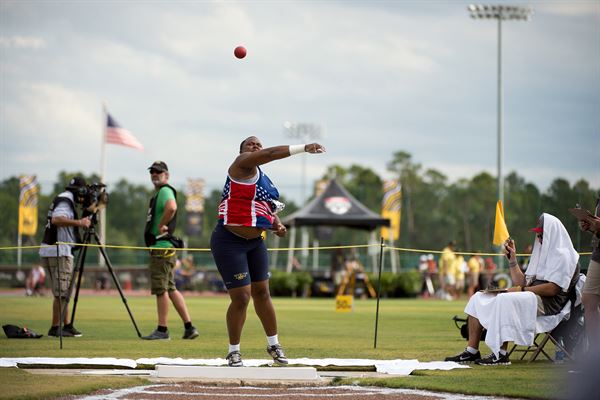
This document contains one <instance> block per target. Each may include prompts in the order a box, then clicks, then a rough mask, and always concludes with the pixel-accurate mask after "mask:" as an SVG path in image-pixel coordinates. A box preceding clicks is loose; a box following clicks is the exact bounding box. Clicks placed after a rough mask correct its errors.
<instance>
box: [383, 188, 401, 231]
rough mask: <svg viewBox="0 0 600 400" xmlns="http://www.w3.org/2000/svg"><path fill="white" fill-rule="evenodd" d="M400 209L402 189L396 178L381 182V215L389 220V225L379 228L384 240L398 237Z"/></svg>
mask: <svg viewBox="0 0 600 400" xmlns="http://www.w3.org/2000/svg"><path fill="white" fill-rule="evenodd" d="M401 209H402V190H401V188H400V183H399V182H398V180H397V179H390V180H386V181H384V182H383V200H382V201H381V216H382V217H383V218H388V219H389V220H390V226H389V227H387V226H384V227H382V228H381V237H383V239H385V240H398V239H399V238H400V211H401Z"/></svg>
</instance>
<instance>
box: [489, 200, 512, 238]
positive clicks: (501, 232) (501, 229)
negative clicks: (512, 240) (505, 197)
mask: <svg viewBox="0 0 600 400" xmlns="http://www.w3.org/2000/svg"><path fill="white" fill-rule="evenodd" d="M509 237H510V235H509V234H508V228H507V227H506V222H505V221H504V208H503V207H502V202H501V201H500V200H498V203H496V223H495V224H494V241H493V243H494V244H495V245H496V246H500V245H502V243H504V242H505V241H506V239H508V238H509Z"/></svg>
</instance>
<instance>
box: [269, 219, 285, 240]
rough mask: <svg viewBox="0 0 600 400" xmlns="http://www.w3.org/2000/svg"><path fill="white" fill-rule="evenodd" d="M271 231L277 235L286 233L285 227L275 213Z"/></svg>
mask: <svg viewBox="0 0 600 400" xmlns="http://www.w3.org/2000/svg"><path fill="white" fill-rule="evenodd" d="M272 229H273V233H275V234H276V235H277V236H279V237H284V236H285V234H286V233H287V228H286V227H285V225H284V224H282V223H281V220H280V219H279V217H278V216H277V215H275V219H274V220H273V228H272Z"/></svg>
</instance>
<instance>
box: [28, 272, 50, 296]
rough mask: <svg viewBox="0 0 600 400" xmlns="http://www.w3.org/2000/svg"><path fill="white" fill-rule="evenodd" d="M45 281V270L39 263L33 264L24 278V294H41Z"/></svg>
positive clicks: (42, 293)
mask: <svg viewBox="0 0 600 400" xmlns="http://www.w3.org/2000/svg"><path fill="white" fill-rule="evenodd" d="M45 283H46V271H44V268H43V267H42V266H41V265H39V264H38V265H35V266H33V267H32V268H31V270H30V271H29V274H28V275H27V279H25V296H43V295H44V284H45Z"/></svg>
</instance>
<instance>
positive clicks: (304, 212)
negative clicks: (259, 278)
mask: <svg viewBox="0 0 600 400" xmlns="http://www.w3.org/2000/svg"><path fill="white" fill-rule="evenodd" d="M282 223H283V224H284V225H286V226H288V227H290V250H289V252H288V263H287V270H288V272H289V271H291V267H292V260H293V257H294V253H293V248H294V246H295V242H296V229H295V228H297V227H302V226H338V227H339V226H343V227H348V228H355V229H364V230H368V231H373V230H374V229H375V228H377V227H378V226H390V220H389V219H388V218H383V217H381V216H380V215H379V214H376V213H374V212H373V211H371V210H369V209H368V208H367V207H365V206H364V205H363V204H362V203H361V202H360V201H358V200H356V199H355V198H354V196H352V195H351V194H350V193H349V192H348V191H347V190H346V188H344V187H343V186H342V185H341V184H340V183H339V182H338V181H337V180H335V179H331V180H330V181H329V183H328V184H327V187H326V188H325V190H324V191H323V192H322V193H321V194H320V195H318V196H317V197H316V198H314V199H313V200H312V201H311V202H310V203H308V204H307V205H306V206H304V207H303V208H301V209H300V210H298V211H296V212H294V213H292V214H290V215H288V216H287V217H285V218H283V220H282ZM315 260H316V257H315Z"/></svg>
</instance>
